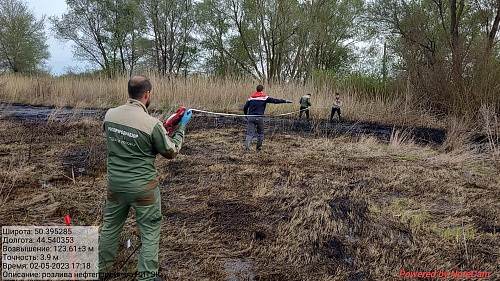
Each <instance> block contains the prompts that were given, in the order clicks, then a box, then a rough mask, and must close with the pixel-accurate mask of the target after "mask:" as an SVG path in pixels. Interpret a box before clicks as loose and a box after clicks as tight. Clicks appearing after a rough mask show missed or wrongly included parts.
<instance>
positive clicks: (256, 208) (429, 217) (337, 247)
mask: <svg viewBox="0 0 500 281" xmlns="http://www.w3.org/2000/svg"><path fill="white" fill-rule="evenodd" d="M205 125H206V124H205V121H204V120H203V119H201V118H194V119H193V121H192V122H191V123H190V124H189V128H188V131H187V136H186V140H185V143H184V146H183V148H182V153H181V154H180V155H179V156H178V157H177V158H175V159H173V160H170V161H167V160H165V159H160V158H158V159H157V167H158V171H159V177H160V189H161V194H162V204H163V206H162V212H163V229H162V232H161V241H160V274H161V275H162V276H163V278H164V280H229V279H231V278H233V280H234V279H238V280H399V279H398V274H399V271H400V270H405V271H421V270H426V271H429V270H435V269H437V270H443V271H444V270H446V271H451V270H462V271H463V270H467V271H470V270H481V271H491V272H492V274H494V272H495V270H496V269H497V267H498V262H499V260H500V255H499V253H500V248H499V245H500V234H499V230H500V220H499V218H500V212H499V211H498V210H500V199H499V198H500V194H499V190H498V186H499V185H500V176H499V173H498V169H497V168H495V165H494V163H493V162H492V161H491V158H489V157H485V156H484V155H482V154H481V151H478V150H467V154H464V153H465V152H464V153H462V154H461V153H458V149H452V150H449V151H448V150H446V149H436V148H430V147H424V146H419V145H417V144H415V142H414V141H413V140H412V139H411V138H410V137H409V135H408V133H407V132H406V131H396V130H395V131H394V132H393V135H392V137H391V139H390V141H387V142H385V141H380V140H379V139H376V138H374V137H371V136H366V135H359V137H357V138H353V137H349V136H341V137H337V138H333V139H332V138H325V137H321V136H315V135H316V133H315V132H314V131H311V132H301V133H296V132H294V131H293V130H289V131H287V130H286V128H285V129H283V130H281V131H279V132H276V133H269V134H267V136H266V139H265V140H264V146H263V151H262V152H259V153H258V152H256V151H255V147H252V151H251V153H245V152H244V147H243V140H244V137H245V136H244V135H245V126H244V125H241V126H238V125H230V126H226V125H224V124H219V125H217V126H215V125H214V126H213V127H210V128H207V127H206V126H205ZM268 130H272V128H271V127H268ZM0 136H1V137H0V140H1V141H0V157H1V159H2V160H1V162H0V163H1V165H2V169H1V170H2V174H1V178H0V183H3V184H2V191H1V195H2V198H3V200H2V202H1V203H2V205H1V207H2V210H3V212H1V213H0V222H1V223H2V225H48V224H62V223H63V221H64V216H65V215H66V214H70V215H71V217H72V220H73V221H74V223H75V224H76V225H100V224H101V223H102V208H103V203H104V198H105V190H106V175H105V159H106V154H105V153H106V151H105V140H104V136H103V133H102V129H101V123H100V122H97V121H92V120H85V121H77V120H72V121H67V122H61V121H58V120H54V121H52V122H44V123H40V122H39V123H30V122H15V121H7V120H2V121H0ZM252 145H253V146H254V145H255V143H252ZM473 156H474V157H473ZM465 158H467V161H466V162H465V163H466V164H463V165H459V164H458V163H460V162H463V161H465V160H466V159H465ZM485 171H488V172H485ZM15 173H17V175H16V174H15ZM7 195H8V196H7ZM126 232H128V233H129V235H130V238H131V241H132V247H137V245H138V243H139V241H140V233H139V231H138V229H137V227H136V226H135V223H134V219H133V215H132V217H130V218H129V219H128V220H127V223H126V225H125V227H124V231H123V232H122V237H121V239H120V245H119V261H120V262H119V264H121V263H122V262H124V261H125V259H126V256H125V255H126V248H125V245H126V237H125V233H126ZM137 258H138V256H137V254H134V255H133V256H132V258H131V259H130V261H129V265H128V266H127V267H123V268H116V270H117V271H119V272H125V271H127V270H128V271H130V272H134V271H135V262H136V261H137Z"/></svg>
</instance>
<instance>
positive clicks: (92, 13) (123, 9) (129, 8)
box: [51, 0, 145, 76]
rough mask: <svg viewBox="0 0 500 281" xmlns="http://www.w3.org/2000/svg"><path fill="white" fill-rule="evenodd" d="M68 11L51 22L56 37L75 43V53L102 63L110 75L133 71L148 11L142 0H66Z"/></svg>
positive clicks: (88, 59)
mask: <svg viewBox="0 0 500 281" xmlns="http://www.w3.org/2000/svg"><path fill="white" fill-rule="evenodd" d="M66 3H67V5H68V11H67V12H66V13H65V14H63V15H62V16H61V17H60V18H58V17H53V18H51V22H52V25H53V30H54V32H55V34H56V38H58V39H60V40H62V41H72V42H73V43H74V56H75V57H76V58H78V59H81V60H84V61H87V62H90V63H91V64H92V65H97V66H99V67H100V68H101V69H102V70H103V71H104V72H105V73H106V74H107V75H108V76H112V75H114V74H116V73H125V72H126V71H130V72H132V70H133V69H134V66H135V65H136V64H137V62H138V60H139V59H140V58H141V56H142V53H141V51H140V48H139V47H138V45H139V42H140V41H141V38H142V37H143V32H144V23H145V20H144V14H143V13H142V11H141V10H140V8H139V1H138V0H66Z"/></svg>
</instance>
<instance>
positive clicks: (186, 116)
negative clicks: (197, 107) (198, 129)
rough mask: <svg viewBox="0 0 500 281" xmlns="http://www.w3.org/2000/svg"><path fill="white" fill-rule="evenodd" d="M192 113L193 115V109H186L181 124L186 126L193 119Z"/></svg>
mask: <svg viewBox="0 0 500 281" xmlns="http://www.w3.org/2000/svg"><path fill="white" fill-rule="evenodd" d="M191 115H193V111H192V110H189V109H186V111H185V112H184V116H182V119H181V121H180V122H179V124H181V125H184V126H185V125H186V124H187V123H188V122H189V120H190V119H191Z"/></svg>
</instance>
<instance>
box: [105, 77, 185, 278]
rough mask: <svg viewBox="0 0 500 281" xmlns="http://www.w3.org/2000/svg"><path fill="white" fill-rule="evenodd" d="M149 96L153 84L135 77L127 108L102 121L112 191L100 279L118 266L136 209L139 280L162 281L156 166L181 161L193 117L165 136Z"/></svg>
mask: <svg viewBox="0 0 500 281" xmlns="http://www.w3.org/2000/svg"><path fill="white" fill-rule="evenodd" d="M151 90H152V85H151V81H150V80H149V78H147V77H145V76H134V77H132V78H131V79H130V80H129V82H128V95H129V99H128V100H127V102H126V104H124V105H122V106H119V107H117V108H113V109H110V110H108V112H107V113H106V116H105V117H104V131H105V132H106V139H107V146H108V161H107V175H108V190H107V198H106V205H105V207H104V214H103V227H102V230H101V234H100V238H99V273H102V274H103V275H104V276H105V273H110V272H109V270H111V267H112V265H113V263H114V262H115V260H116V255H117V244H118V238H119V237H120V232H121V230H122V228H123V225H124V224H125V220H126V219H127V216H128V212H129V209H130V207H131V206H132V207H133V208H134V209H135V211H136V221H137V225H138V226H139V229H140V231H141V241H142V248H141V252H140V256H139V261H138V262H137V271H138V276H139V280H161V278H156V279H155V277H157V276H158V247H159V239H160V229H161V221H162V214H161V198H160V191H159V188H158V179H157V177H156V174H157V171H156V167H155V165H154V163H155V159H156V155H157V154H158V153H159V154H161V155H162V156H163V157H165V158H168V159H172V158H174V157H175V156H177V154H178V153H179V150H180V149H181V144H182V141H183V138H184V130H185V128H186V124H187V123H188V122H189V119H190V118H191V115H192V111H190V110H186V112H185V114H184V116H183V117H182V119H181V121H180V123H179V126H178V128H177V129H176V130H175V131H174V132H172V134H171V136H167V135H166V130H165V128H164V127H163V125H162V123H161V122H160V121H159V120H158V119H156V118H154V117H153V116H151V115H149V114H148V111H147V107H148V106H149V103H150V100H151Z"/></svg>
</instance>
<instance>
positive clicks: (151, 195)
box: [99, 187, 162, 280]
mask: <svg viewBox="0 0 500 281" xmlns="http://www.w3.org/2000/svg"><path fill="white" fill-rule="evenodd" d="M130 206H132V207H134V209H135V211H136V221H137V225H138V226H139V229H140V231H141V241H142V247H141V253H140V256H139V261H138V262H137V272H138V276H139V280H153V279H154V278H155V277H156V276H157V275H158V248H159V243H160V230H161V220H162V219H161V197H160V190H159V188H158V187H156V188H154V189H152V190H148V191H145V192H139V193H118V192H117V193H112V192H110V191H109V190H108V197H107V200H106V206H105V207H104V214H103V222H104V224H103V227H102V229H101V234H100V238H99V273H112V272H107V270H109V269H110V267H111V266H112V265H113V263H114V262H115V260H116V255H117V247H118V238H119V237H120V232H121V231H122V228H123V225H124V224H125V221H126V219H127V217H128V212H129V209H130ZM119 271H120V269H118V270H117V272H118V273H119ZM122 272H123V271H122Z"/></svg>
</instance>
